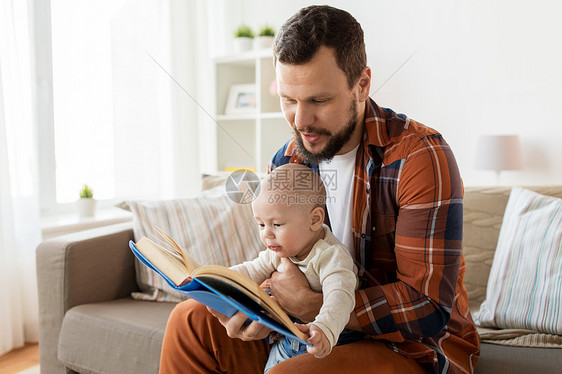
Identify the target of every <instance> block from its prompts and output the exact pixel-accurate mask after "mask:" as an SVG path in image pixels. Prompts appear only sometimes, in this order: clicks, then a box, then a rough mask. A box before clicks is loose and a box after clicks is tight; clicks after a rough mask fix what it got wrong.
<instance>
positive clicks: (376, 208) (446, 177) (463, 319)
mask: <svg viewBox="0 0 562 374" xmlns="http://www.w3.org/2000/svg"><path fill="white" fill-rule="evenodd" d="M274 56H275V64H276V74H277V81H278V87H279V95H280V97H281V106H282V110H283V113H284V115H285V118H286V119H287V121H288V122H289V124H290V125H291V127H292V128H293V131H294V136H293V139H291V140H290V141H289V142H288V143H287V144H285V146H284V147H283V148H282V149H280V150H279V151H278V152H277V154H276V155H275V156H274V157H273V160H272V163H271V168H275V167H277V166H279V165H281V164H285V163H289V162H294V163H304V164H306V165H307V166H309V167H311V168H312V169H314V170H317V171H319V172H320V174H321V176H323V178H324V180H325V183H326V181H327V178H329V177H330V176H336V178H337V181H336V183H335V186H334V187H335V188H333V189H332V193H333V196H334V197H335V199H334V200H335V202H334V203H333V204H329V205H328V219H329V223H330V226H331V227H332V231H333V232H334V233H335V234H336V237H338V239H340V240H341V241H342V242H344V244H346V245H348V248H352V249H353V251H352V254H353V256H354V258H355V261H356V263H357V265H358V268H359V278H360V287H359V288H360V289H359V291H357V292H356V295H355V298H356V305H355V309H354V311H353V312H352V313H351V315H350V320H349V323H348V325H347V328H349V329H354V330H357V331H363V332H365V333H366V334H368V335H369V336H370V337H371V338H372V339H367V340H362V341H359V342H355V343H351V344H347V345H342V346H336V347H334V349H333V351H332V353H331V354H330V355H329V356H328V357H326V358H323V359H316V358H314V357H313V356H311V355H309V354H304V355H301V356H298V357H294V358H291V359H289V360H287V361H284V362H282V363H280V364H278V365H276V366H275V367H273V369H271V371H270V372H269V373H301V372H302V373H320V372H323V373H324V372H329V373H347V372H349V373H373V372H377V373H424V372H425V373H427V372H435V373H471V372H473V371H474V367H475V365H476V361H477V359H478V356H479V340H478V335H477V333H476V329H475V327H474V323H473V321H472V318H471V316H470V313H469V310H468V299H467V294H466V289H465V287H464V285H463V277H464V272H465V267H464V258H463V256H462V194H463V191H462V182H461V179H460V175H459V172H458V169H457V165H456V162H455V159H454V156H453V154H452V152H451V150H450V148H449V146H448V145H447V143H446V142H445V141H444V140H443V138H442V136H441V135H440V134H439V133H438V132H437V131H435V130H433V129H431V128H428V127H425V126H423V125H421V124H419V123H417V122H415V121H413V120H411V119H409V118H407V117H406V116H404V115H399V114H396V113H394V112H393V111H391V110H389V109H383V108H380V107H379V106H377V105H376V104H375V102H374V101H372V100H371V99H370V98H369V89H370V83H371V70H370V68H369V67H367V66H366V57H365V56H366V54H365V46H364V42H363V31H362V29H361V27H360V25H359V24H358V23H357V21H356V20H355V19H354V18H353V17H352V16H351V15H349V14H348V13H347V12H344V11H341V10H338V9H335V8H331V7H327V6H312V7H308V8H304V9H302V10H301V11H299V12H298V13H297V14H295V15H294V16H293V17H292V18H290V19H289V20H288V21H287V22H286V23H285V25H284V26H283V27H282V29H281V30H280V32H279V34H278V36H277V39H276V42H275V45H274ZM327 184H328V185H327V186H326V187H327V188H328V189H330V183H327ZM329 201H330V200H329ZM270 283H271V284H270V285H271V293H272V295H273V296H274V297H275V298H276V299H277V301H278V302H279V304H280V305H281V306H282V307H283V308H284V309H285V310H286V311H287V312H288V313H289V314H290V315H292V316H294V317H297V318H298V319H300V320H301V321H304V322H309V321H311V320H313V319H314V316H316V314H317V313H318V310H319V309H320V306H321V304H322V294H320V293H315V292H313V291H312V290H311V289H310V287H309V285H308V283H307V282H306V280H305V279H304V277H303V276H302V275H301V274H300V272H299V271H298V269H296V268H295V267H292V266H290V265H289V264H288V265H287V267H286V270H285V272H283V273H274V274H273V276H272V278H271V281H270ZM215 314H216V313H215ZM245 319H246V317H245V316H244V315H242V314H241V313H239V314H236V315H235V316H233V317H232V318H230V319H229V318H226V317H225V316H221V315H218V314H216V318H214V317H212V316H211V314H209V313H207V310H206V309H205V308H204V307H202V306H199V305H197V304H196V303H194V302H190V301H187V302H184V303H181V304H179V305H178V306H177V307H176V309H175V310H174V312H173V313H172V315H171V317H170V320H169V322H168V327H167V329H166V335H165V338H164V344H163V349H162V360H161V372H162V373H180V372H182V371H183V372H190V373H209V372H228V373H259V372H260V370H263V365H264V363H265V360H266V358H267V353H268V350H269V346H268V344H267V343H266V341H265V340H264V338H266V337H267V336H268V335H269V330H267V329H266V328H265V327H263V326H261V325H259V324H257V323H255V322H254V323H251V324H250V325H245V324H244V321H245ZM223 326H224V328H223ZM227 336H229V337H231V338H234V339H229V338H228V337H227ZM235 338H238V339H235ZM188 367H189V370H188V369H187V368H188Z"/></svg>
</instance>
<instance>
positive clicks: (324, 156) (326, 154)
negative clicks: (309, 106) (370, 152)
mask: <svg viewBox="0 0 562 374" xmlns="http://www.w3.org/2000/svg"><path fill="white" fill-rule="evenodd" d="M349 114H350V115H349V119H348V121H347V124H346V125H345V126H344V127H343V128H342V129H341V130H340V131H338V132H337V133H336V134H335V135H332V134H331V133H330V132H328V131H327V130H324V129H315V128H314V127H307V128H304V129H303V132H304V133H313V134H319V135H327V136H330V138H329V139H328V144H326V147H324V150H322V151H321V152H320V153H312V152H310V151H309V150H308V149H306V147H305V146H304V141H303V140H302V137H301V135H300V132H299V130H297V127H296V126H292V128H293V133H294V136H295V149H296V151H297V154H298V155H299V156H300V157H301V158H302V159H303V161H304V162H307V163H315V164H319V163H320V162H321V161H327V160H331V159H332V158H333V157H334V156H335V155H336V154H338V152H339V151H341V149H342V148H343V146H344V145H345V144H346V143H347V142H348V141H349V139H351V136H352V135H353V132H354V131H355V129H356V128H357V101H356V100H355V98H354V99H353V100H352V102H351V106H350V108H349Z"/></svg>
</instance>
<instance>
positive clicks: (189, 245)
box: [127, 185, 261, 301]
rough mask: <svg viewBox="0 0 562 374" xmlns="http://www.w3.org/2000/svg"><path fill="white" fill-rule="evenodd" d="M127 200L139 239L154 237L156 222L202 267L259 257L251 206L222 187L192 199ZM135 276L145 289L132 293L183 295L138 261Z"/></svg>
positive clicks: (179, 297)
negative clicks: (234, 198) (237, 202)
mask: <svg viewBox="0 0 562 374" xmlns="http://www.w3.org/2000/svg"><path fill="white" fill-rule="evenodd" d="M127 203H128V204H129V206H130V208H131V211H132V212H133V234H134V238H135V241H136V240H138V239H140V238H141V237H143V236H148V237H151V236H152V235H153V227H154V226H158V227H161V228H162V229H163V230H164V231H166V232H167V233H168V234H169V235H170V236H171V237H172V238H174V240H175V241H176V242H177V243H178V244H179V245H180V246H181V247H182V248H183V249H185V250H187V251H189V253H190V254H191V255H192V256H193V257H195V259H196V260H198V261H199V262H200V263H201V264H202V265H206V264H219V265H224V266H231V265H235V264H238V263H241V262H243V261H246V260H250V259H253V258H255V257H256V256H257V253H258V252H259V250H260V249H261V242H260V239H259V232H258V227H257V225H256V224H255V222H254V218H253V214H252V207H251V205H250V204H243V205H242V204H235V203H234V202H232V200H230V198H229V197H228V196H227V195H226V192H225V189H224V185H222V186H219V187H215V188H213V189H210V190H207V191H203V192H202V193H201V195H200V196H199V197H196V198H192V199H181V200H168V201H128V202H127ZM135 261H137V260H136V259H135ZM136 274H137V283H138V285H139V288H140V289H141V291H142V292H138V293H134V294H133V297H134V298H136V299H142V300H154V301H181V300H184V299H185V297H184V296H183V295H181V294H179V293H178V292H176V291H174V290H173V289H172V288H171V287H169V286H168V284H166V282H165V281H164V280H163V279H162V278H161V277H160V276H159V275H157V274H156V273H155V272H153V271H152V270H150V269H148V268H147V267H146V266H144V265H143V264H141V263H140V262H138V261H137V262H136Z"/></svg>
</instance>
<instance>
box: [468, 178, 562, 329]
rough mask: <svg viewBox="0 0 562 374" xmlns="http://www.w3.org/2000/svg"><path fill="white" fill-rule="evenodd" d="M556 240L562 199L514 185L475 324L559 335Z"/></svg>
mask: <svg viewBox="0 0 562 374" xmlns="http://www.w3.org/2000/svg"><path fill="white" fill-rule="evenodd" d="M561 239H562V200H561V199H558V198H555V197H551V196H544V195H540V194H538V193H536V192H532V191H529V190H526V189H523V188H513V190H512V191H511V194H510V196H509V200H508V202H507V206H506V209H505V213H504V218H503V222H502V226H501V230H500V236H499V239H498V245H497V248H496V252H495V254H494V261H493V263H492V269H491V272H490V277H489V279H488V286H487V290H486V300H485V301H484V302H483V303H482V306H481V307H480V310H479V311H478V312H477V313H475V315H474V319H475V321H476V323H477V324H479V325H480V326H484V327H498V328H512V329H518V328H519V329H528V330H534V331H539V332H544V333H549V334H557V335H562V241H561Z"/></svg>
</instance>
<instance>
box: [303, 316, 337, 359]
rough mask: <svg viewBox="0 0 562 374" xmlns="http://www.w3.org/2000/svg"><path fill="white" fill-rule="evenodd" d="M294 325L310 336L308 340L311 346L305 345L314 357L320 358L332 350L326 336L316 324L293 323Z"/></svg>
mask: <svg viewBox="0 0 562 374" xmlns="http://www.w3.org/2000/svg"><path fill="white" fill-rule="evenodd" d="M295 325H296V326H297V328H298V329H299V330H300V331H301V332H304V333H305V334H307V335H309V336H310V338H309V339H308V342H309V343H310V344H312V347H310V346H308V347H306V350H307V351H308V353H310V354H311V355H314V357H316V358H322V357H326V356H327V355H328V354H329V353H330V352H331V351H332V348H331V347H330V342H329V341H328V338H327V337H326V335H325V334H324V332H322V330H321V329H320V328H319V327H318V326H315V325H312V324H308V325H301V324H298V323H295Z"/></svg>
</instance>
